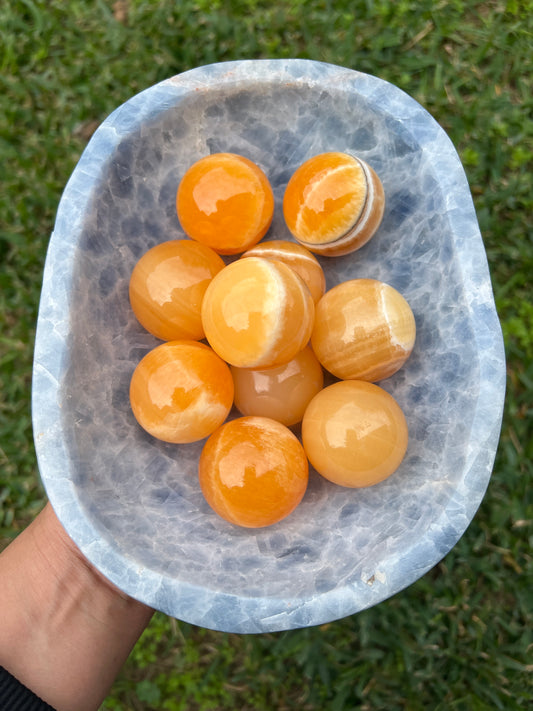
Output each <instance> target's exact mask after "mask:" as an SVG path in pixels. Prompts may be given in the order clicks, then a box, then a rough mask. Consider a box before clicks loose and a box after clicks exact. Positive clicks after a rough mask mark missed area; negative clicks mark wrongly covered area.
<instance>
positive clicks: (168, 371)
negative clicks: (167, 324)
mask: <svg viewBox="0 0 533 711" xmlns="http://www.w3.org/2000/svg"><path fill="white" fill-rule="evenodd" d="M130 403H131V408H132V410H133V414H134V416H135V419H136V420H137V422H138V423H139V425H140V426H141V427H142V428H143V429H145V430H146V431H147V432H148V433H149V434H151V435H152V436H153V437H156V438H157V439H160V440H163V441H164V442H171V443H174V444H186V443H189V442H196V441H198V440H201V439H204V437H208V436H209V435H210V434H211V433H212V432H214V430H215V429H217V427H219V426H220V425H221V424H222V423H223V422H224V420H225V419H226V418H227V416H228V414H229V412H230V410H231V407H232V405H233V379H232V377H231V372H230V369H229V367H228V365H227V364H226V363H224V361H223V360H222V359H221V358H219V357H218V356H217V354H216V353H215V352H214V351H213V350H212V349H211V348H209V347H208V346H206V345H205V344H203V343H199V342H197V341H168V342H167V343H162V344H161V345H160V346H157V347H156V348H154V349H153V350H151V351H149V352H148V353H147V354H146V355H145V356H144V358H143V359H142V360H141V361H140V362H139V364H138V365H137V367H136V368H135V370H134V372H133V376H132V378H131V383H130Z"/></svg>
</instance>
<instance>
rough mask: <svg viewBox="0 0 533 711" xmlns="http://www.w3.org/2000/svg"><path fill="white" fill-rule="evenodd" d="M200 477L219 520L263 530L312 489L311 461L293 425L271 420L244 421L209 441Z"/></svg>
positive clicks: (232, 423)
mask: <svg viewBox="0 0 533 711" xmlns="http://www.w3.org/2000/svg"><path fill="white" fill-rule="evenodd" d="M198 473H199V480H200V486H201V489H202V492H203V494H204V496H205V498H206V500H207V503H208V504H209V505H210V506H211V508H212V509H213V510H214V511H215V512H216V513H217V514H218V515H219V516H221V517H222V518H224V519H226V520H227V521H229V522H230V523H234V524H237V525H238V526H244V527H247V528H261V527H263V526H270V525H271V524H273V523H277V522H278V521H281V520H282V519H283V518H285V517H286V516H288V515H289V514H290V513H291V512H292V511H293V510H294V509H295V508H296V507H297V506H298V504H299V503H300V501H301V500H302V498H303V496H304V494H305V491H306V489H307V482H308V463H307V458H306V456H305V452H304V450H303V447H302V445H301V444H300V441H299V440H298V439H297V437H296V436H295V435H294V434H293V433H292V432H291V431H290V430H289V429H288V428H287V427H285V426H284V425H282V424H280V423H279V422H276V421H275V420H271V419H269V418H266V417H241V418H238V419H236V420H231V421H229V422H226V423H225V424H224V425H222V427H220V428H219V429H218V430H217V431H216V432H214V433H213V434H212V435H211V437H209V439H208V440H207V442H206V443H205V445H204V448H203V450H202V454H201V456H200V462H199V467H198Z"/></svg>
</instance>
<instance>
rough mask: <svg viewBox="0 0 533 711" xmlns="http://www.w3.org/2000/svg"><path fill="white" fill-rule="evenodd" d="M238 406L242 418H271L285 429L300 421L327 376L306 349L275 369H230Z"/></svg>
mask: <svg viewBox="0 0 533 711" xmlns="http://www.w3.org/2000/svg"><path fill="white" fill-rule="evenodd" d="M231 374H232V376H233V383H234V385H235V400H234V402H235V406H236V407H237V409H238V410H239V411H240V412H241V413H242V414H243V415H258V416H261V417H270V418H271V419H273V420H277V421H278V422H281V423H282V424H284V425H287V426H290V425H295V424H297V423H298V422H300V421H301V419H302V417H303V415H304V412H305V408H306V407H307V405H308V404H309V402H310V401H311V399H312V398H313V397H314V396H315V395H316V394H317V393H318V392H320V390H321V389H322V387H323V384H324V373H323V371H322V366H321V365H320V363H319V362H318V360H317V358H316V356H315V354H314V353H313V351H312V350H311V348H309V346H307V347H306V348H304V349H303V350H302V351H300V352H299V353H298V354H297V355H296V356H295V357H294V358H293V359H292V360H290V361H289V362H288V363H285V364H284V365H279V366H277V367H275V368H266V369H259V370H256V369H253V368H235V367H233V366H232V367H231Z"/></svg>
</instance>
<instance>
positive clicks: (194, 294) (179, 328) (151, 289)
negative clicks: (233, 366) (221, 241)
mask: <svg viewBox="0 0 533 711" xmlns="http://www.w3.org/2000/svg"><path fill="white" fill-rule="evenodd" d="M224 267H225V263H224V261H223V260H222V257H220V256H219V255H218V254H217V253H216V252H215V251H214V250H212V249H211V248H210V247H206V246H205V245H203V244H200V243H199V242H193V241H192V240H188V239H183V240H170V241H168V242H163V243H162V244H158V245H156V246H155V247H152V248H151V249H149V250H148V251H147V252H146V253H145V254H143V256H142V257H141V258H140V259H139V261H138V262H137V264H136V265H135V267H134V269H133V272H132V274H131V278H130V284H129V296H130V303H131V307H132V309H133V313H134V314H135V316H136V317H137V319H138V321H139V322H140V324H141V325H142V326H144V328H145V329H146V330H147V331H149V332H150V333H151V334H153V335H154V336H155V337H156V338H160V339H161V340H163V341H173V340H178V339H192V340H200V339H202V338H203V337H204V329H203V326H202V316H201V308H202V301H203V298H204V293H205V290H206V289H207V286H208V284H209V282H210V281H211V279H212V278H213V277H214V276H215V274H217V273H218V272H219V271H220V270H221V269H223V268H224Z"/></svg>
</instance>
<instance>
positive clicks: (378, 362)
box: [311, 279, 416, 382]
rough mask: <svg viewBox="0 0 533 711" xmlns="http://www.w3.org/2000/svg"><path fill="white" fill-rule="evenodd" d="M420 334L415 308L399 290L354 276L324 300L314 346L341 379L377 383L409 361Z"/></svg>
mask: <svg viewBox="0 0 533 711" xmlns="http://www.w3.org/2000/svg"><path fill="white" fill-rule="evenodd" d="M415 336H416V324H415V318H414V315H413V312H412V310H411V307H410V306H409V304H408V303H407V301H406V300H405V298H404V297H403V296H402V295H401V294H400V293H399V292H398V291H397V290H396V289H394V288H393V287H392V286H390V285H389V284H385V283H384V282H382V281H378V280H376V279H351V280H349V281H345V282H342V283H341V284H338V285H337V286H334V287H333V288H332V289H330V290H329V291H327V292H326V293H325V294H324V296H323V297H322V299H321V300H320V301H319V303H318V305H317V308H316V315H315V324H314V328H313V335H312V337H311V345H312V347H313V350H314V352H315V355H316V357H317V358H318V360H319V361H320V362H321V363H322V365H323V366H324V368H326V370H328V371H329V372H330V373H333V375H335V376H336V377H337V378H341V379H343V380H347V379H350V380H368V381H370V382H375V381H377V380H382V379H383V378H388V377H389V376H390V375H393V373H395V372H396V371H397V370H399V369H400V368H401V367H402V366H403V365H404V363H405V362H406V360H407V359H408V358H409V356H410V355H411V352H412V350H413V347H414V343H415Z"/></svg>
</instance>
